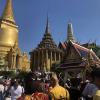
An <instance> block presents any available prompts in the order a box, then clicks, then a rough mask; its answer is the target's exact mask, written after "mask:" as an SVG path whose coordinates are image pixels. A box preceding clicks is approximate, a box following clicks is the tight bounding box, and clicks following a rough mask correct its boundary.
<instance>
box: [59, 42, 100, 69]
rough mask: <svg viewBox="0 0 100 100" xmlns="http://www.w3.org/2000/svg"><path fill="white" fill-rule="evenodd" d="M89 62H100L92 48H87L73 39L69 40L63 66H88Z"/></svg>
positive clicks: (93, 63)
mask: <svg viewBox="0 0 100 100" xmlns="http://www.w3.org/2000/svg"><path fill="white" fill-rule="evenodd" d="M87 63H91V64H92V65H95V64H100V59H99V58H98V57H97V56H96V54H95V53H94V52H93V51H92V50H90V49H87V48H85V47H83V46H81V45H79V44H77V43H74V42H72V41H69V42H67V43H66V51H65V55H64V59H63V61H62V63H61V66H62V67H66V66H67V67H68V66H70V65H72V66H73V65H79V66H86V64H87Z"/></svg>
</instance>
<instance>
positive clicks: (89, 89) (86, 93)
mask: <svg viewBox="0 0 100 100" xmlns="http://www.w3.org/2000/svg"><path fill="white" fill-rule="evenodd" d="M97 90H98V87H97V85H96V84H95V83H94V76H93V74H92V72H91V73H90V75H89V81H88V83H87V84H86V86H85V88H84V90H83V92H82V96H83V97H84V98H85V99H86V100H92V99H93V96H94V94H95V93H96V91H97Z"/></svg>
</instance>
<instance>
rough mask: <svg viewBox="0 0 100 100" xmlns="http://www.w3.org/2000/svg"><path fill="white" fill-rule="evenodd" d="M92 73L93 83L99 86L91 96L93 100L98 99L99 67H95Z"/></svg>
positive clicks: (99, 96) (99, 92) (99, 91)
mask: <svg viewBox="0 0 100 100" xmlns="http://www.w3.org/2000/svg"><path fill="white" fill-rule="evenodd" d="M92 75H93V77H94V84H95V85H96V86H97V87H98V88H99V89H98V90H97V91H96V93H95V95H94V96H93V100H100V67H97V68H95V69H94V70H93V71H92Z"/></svg>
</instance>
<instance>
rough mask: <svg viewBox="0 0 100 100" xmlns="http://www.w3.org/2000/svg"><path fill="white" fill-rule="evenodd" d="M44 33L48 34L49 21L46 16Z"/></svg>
mask: <svg viewBox="0 0 100 100" xmlns="http://www.w3.org/2000/svg"><path fill="white" fill-rule="evenodd" d="M45 33H50V32H49V19H48V15H47V23H46V29H45Z"/></svg>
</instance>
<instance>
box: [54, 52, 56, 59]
mask: <svg viewBox="0 0 100 100" xmlns="http://www.w3.org/2000/svg"><path fill="white" fill-rule="evenodd" d="M54 59H55V60H54V61H56V52H54Z"/></svg>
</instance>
